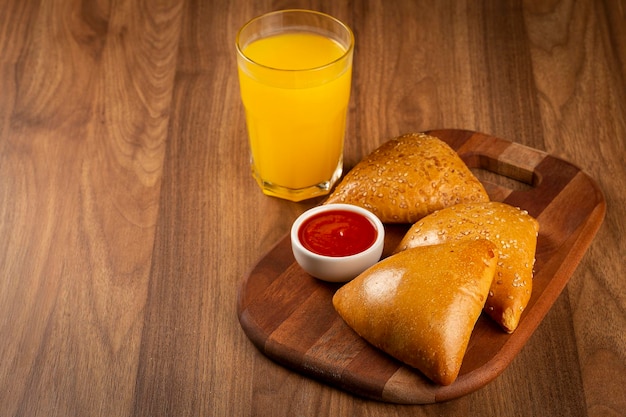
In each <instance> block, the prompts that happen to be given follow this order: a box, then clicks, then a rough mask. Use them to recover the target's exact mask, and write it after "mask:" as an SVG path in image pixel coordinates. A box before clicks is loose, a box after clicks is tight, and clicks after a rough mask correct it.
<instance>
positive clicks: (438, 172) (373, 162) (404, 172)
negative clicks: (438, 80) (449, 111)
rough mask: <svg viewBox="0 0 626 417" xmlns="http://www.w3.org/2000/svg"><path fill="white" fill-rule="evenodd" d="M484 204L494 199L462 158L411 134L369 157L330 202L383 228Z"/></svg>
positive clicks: (445, 146) (441, 144) (439, 143)
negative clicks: (372, 217)
mask: <svg viewBox="0 0 626 417" xmlns="http://www.w3.org/2000/svg"><path fill="white" fill-rule="evenodd" d="M479 201H489V197H488V195H487V193H486V191H485V189H484V187H483V186H482V184H481V183H480V181H478V179H477V178H476V177H475V176H474V174H472V172H471V171H470V170H469V168H468V167H467V165H465V163H464V162H463V160H462V159H461V158H460V157H459V156H458V154H457V153H456V152H455V151H454V150H453V149H452V148H450V146H448V144H446V143H445V142H444V141H442V140H441V139H438V138H436V137H433V136H429V135H426V134H423V133H411V134H407V135H403V136H400V137H397V138H395V139H392V140H390V141H388V142H386V143H384V144H383V145H381V146H380V147H379V148H378V149H376V150H375V151H374V152H372V153H371V154H369V155H368V156H367V157H365V158H364V159H363V160H362V161H361V162H359V163H358V164H357V165H356V166H355V167H354V168H352V170H350V172H348V173H347V174H346V176H345V177H344V178H343V180H342V181H341V182H340V183H339V185H338V186H337V188H336V189H335V190H334V191H333V193H332V194H331V195H330V197H329V198H328V200H327V201H326V202H327V203H347V204H354V205H357V206H361V207H363V208H366V209H368V210H370V211H372V212H373V213H374V214H376V215H377V216H378V217H379V218H380V220H381V221H382V222H383V223H415V222H416V221H417V220H419V219H420V218H422V217H424V216H426V215H427V214H429V213H432V212H433V211H435V210H439V209H442V208H444V207H449V206H452V205H454V204H459V203H469V202H479Z"/></svg>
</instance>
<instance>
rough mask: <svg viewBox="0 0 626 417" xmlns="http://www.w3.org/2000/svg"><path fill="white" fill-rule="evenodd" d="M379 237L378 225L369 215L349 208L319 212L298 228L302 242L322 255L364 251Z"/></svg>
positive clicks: (333, 255)
mask: <svg viewBox="0 0 626 417" xmlns="http://www.w3.org/2000/svg"><path fill="white" fill-rule="evenodd" d="M377 237H378V232H377V231H376V227H375V226H374V224H372V222H371V221H370V220H369V219H367V218H366V217H363V216H362V215H361V214H359V213H354V212H351V211H347V210H329V211H323V212H321V213H317V214H316V215H315V216H312V217H311V218H309V219H307V220H306V221H305V222H304V223H302V225H301V226H300V229H298V238H299V239H300V242H301V243H302V246H304V247H305V248H307V249H308V250H310V251H311V252H314V253H317V254H318V255H324V256H332V257H340V256H350V255H355V254H357V253H360V252H363V251H364V250H365V249H367V248H369V247H370V246H372V245H373V244H374V242H375V241H376V238H377Z"/></svg>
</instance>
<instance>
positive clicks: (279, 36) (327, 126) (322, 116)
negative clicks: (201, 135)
mask: <svg viewBox="0 0 626 417" xmlns="http://www.w3.org/2000/svg"><path fill="white" fill-rule="evenodd" d="M236 46H237V66H238V72H239V85H240V90H241V99H242V101H243V105H244V107H245V111H246V125H247V128H248V138H249V142H250V152H251V163H252V173H253V176H254V178H255V179H256V181H257V182H258V184H259V186H260V187H261V189H262V190H263V192H264V193H265V194H268V195H272V196H276V197H280V198H285V199H288V200H292V201H300V200H304V199H307V198H312V197H315V196H319V195H324V194H327V193H328V192H329V191H330V189H331V188H332V186H333V184H334V183H335V182H336V181H337V180H338V179H339V177H340V176H341V173H342V169H343V142H344V135H345V130H346V115H347V109H348V102H349V99H350V84H351V79H352V56H353V51H354V35H353V34H352V31H351V30H350V28H349V27H348V26H346V25H345V24H343V23H342V22H340V21H339V20H337V19H335V18H333V17H331V16H329V15H326V14H323V13H319V12H315V11H309V10H282V11H277V12H273V13H268V14H265V15H263V16H260V17H257V18H255V19H252V20H251V21H249V22H248V23H246V24H245V25H244V26H243V27H242V28H241V29H240V30H239V32H238V33H237V39H236Z"/></svg>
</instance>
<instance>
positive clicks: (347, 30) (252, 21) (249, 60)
mask: <svg viewBox="0 0 626 417" xmlns="http://www.w3.org/2000/svg"><path fill="white" fill-rule="evenodd" d="M285 13H303V14H314V15H318V16H321V17H324V18H326V19H330V20H332V21H334V22H335V23H338V24H339V26H341V27H342V28H343V29H344V30H346V32H347V33H348V35H349V38H350V45H349V46H348V48H347V49H346V50H345V52H344V53H343V54H342V55H341V56H340V57H339V58H336V59H334V60H332V61H331V62H328V63H326V64H324V65H320V66H317V67H311V68H302V69H286V68H276V67H272V66H269V65H264V64H261V63H260V62H257V61H255V60H253V59H251V58H250V57H248V56H247V55H246V54H245V53H244V52H243V49H242V48H241V44H240V42H239V41H240V38H241V32H243V30H244V29H246V28H247V27H248V26H250V25H251V24H252V23H254V22H256V21H258V20H260V19H263V18H266V17H268V16H272V15H277V14H285ZM235 46H236V47H237V54H239V56H241V57H242V58H243V59H244V60H245V61H246V62H247V63H249V64H253V65H257V66H259V67H262V68H265V69H268V70H272V71H283V72H288V73H296V72H307V71H319V70H323V69H325V68H328V67H331V66H333V65H335V64H336V63H338V62H340V61H342V60H344V59H345V58H346V57H347V56H349V55H350V54H351V53H352V51H353V50H354V33H352V29H350V27H349V26H348V25H347V24H345V23H343V22H342V21H341V20H339V19H337V18H336V17H333V16H331V15H329V14H326V13H322V12H318V11H316V10H307V9H285V10H276V11H273V12H269V13H264V14H262V15H260V16H257V17H254V18H252V19H250V20H248V21H247V22H246V23H245V24H244V25H243V26H241V28H240V29H239V30H238V31H237V36H236V37H235Z"/></svg>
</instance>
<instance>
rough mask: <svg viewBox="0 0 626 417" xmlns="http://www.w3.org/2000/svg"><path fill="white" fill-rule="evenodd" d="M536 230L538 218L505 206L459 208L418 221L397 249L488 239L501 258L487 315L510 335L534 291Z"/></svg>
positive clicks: (495, 203)
mask: <svg viewBox="0 0 626 417" xmlns="http://www.w3.org/2000/svg"><path fill="white" fill-rule="evenodd" d="M538 231H539V223H538V222H537V220H535V219H534V218H532V217H531V216H530V215H529V214H528V213H527V212H526V211H523V210H520V209H518V208H516V207H513V206H510V205H508V204H505V203H499V202H484V203H475V204H459V205H456V206H453V207H449V208H446V209H443V210H440V211H438V212H436V213H433V214H431V215H429V216H427V217H424V218H423V219H421V220H420V221H418V222H417V223H416V224H414V225H413V226H412V227H411V228H410V229H409V231H408V232H407V233H406V235H405V236H404V238H403V239H402V241H401V242H400V245H399V246H398V248H397V249H396V251H400V250H404V249H407V248H414V247H417V246H424V245H434V244H439V243H443V242H448V241H457V240H467V239H478V238H483V239H488V240H490V241H492V242H493V243H494V244H495V245H496V246H497V248H498V257H499V260H498V265H497V268H496V276H495V278H494V280H493V283H492V284H491V289H490V291H489V297H488V298H487V302H486V303H485V312H486V313H487V314H488V315H489V316H490V317H491V318H493V319H494V320H495V321H496V322H497V323H498V324H500V326H502V328H503V329H504V330H505V331H506V332H507V333H512V332H513V331H514V330H515V329H516V328H517V326H518V324H519V321H520V317H521V315H522V312H523V311H524V309H525V308H526V305H527V304H528V301H529V300H530V296H531V293H532V281H533V265H534V262H535V249H536V246H537V233H538Z"/></svg>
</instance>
